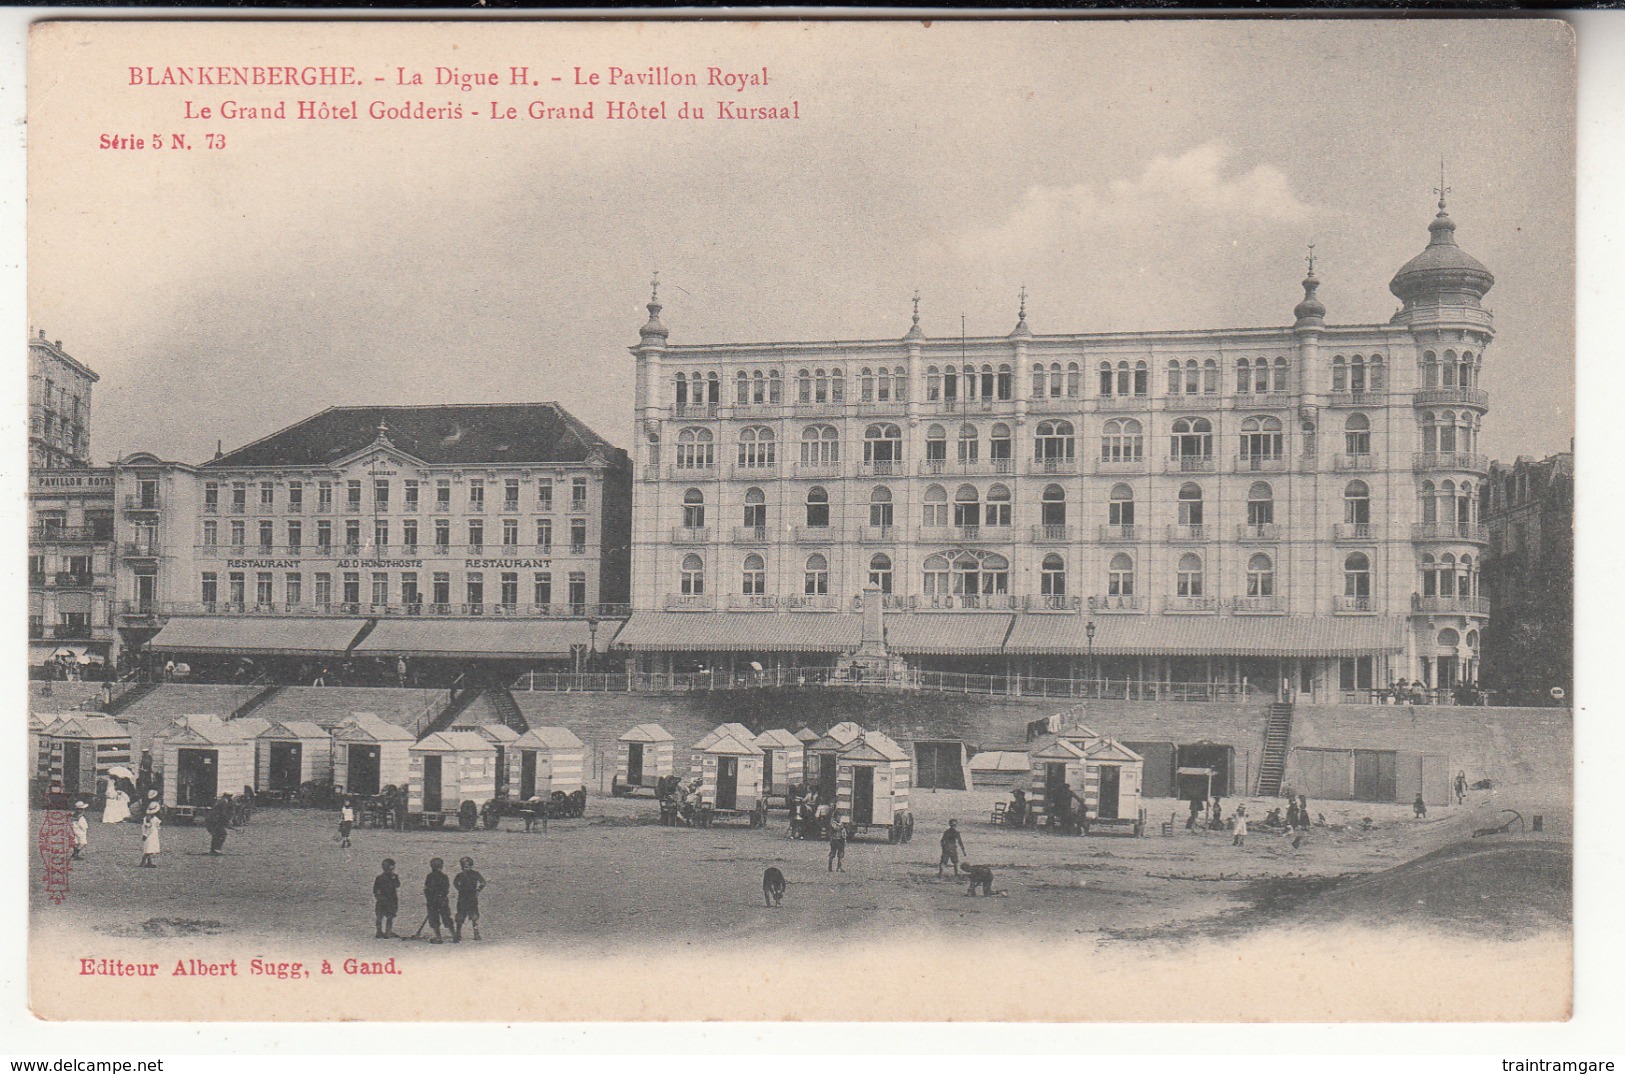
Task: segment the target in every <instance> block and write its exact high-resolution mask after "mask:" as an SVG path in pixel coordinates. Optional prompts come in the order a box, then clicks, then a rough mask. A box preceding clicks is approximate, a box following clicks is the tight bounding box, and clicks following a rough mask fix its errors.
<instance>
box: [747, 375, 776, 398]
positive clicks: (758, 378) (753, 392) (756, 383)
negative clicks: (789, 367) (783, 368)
mask: <svg viewBox="0 0 1625 1074" xmlns="http://www.w3.org/2000/svg"><path fill="white" fill-rule="evenodd" d="M776 375H777V374H775V376H776ZM766 384H767V381H766V380H764V379H763V377H762V371H761V370H760V369H758V370H756V371H755V372H754V373H752V374H751V377H750V401H751V404H752V405H754V406H761V405H762V404H763V403H765V402H767V388H766ZM774 402H778V400H777V399H775V400H774Z"/></svg>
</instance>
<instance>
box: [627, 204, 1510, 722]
mask: <svg viewBox="0 0 1625 1074" xmlns="http://www.w3.org/2000/svg"><path fill="white" fill-rule="evenodd" d="M1428 230H1429V241H1428V244H1427V246H1426V247H1425V248H1424V249H1423V250H1422V252H1420V253H1419V254H1417V255H1416V256H1415V257H1413V258H1412V259H1411V260H1410V261H1409V262H1407V263H1406V264H1405V265H1404V266H1403V267H1402V268H1400V270H1399V271H1398V272H1397V273H1396V274H1395V276H1394V277H1393V279H1392V281H1391V282H1390V284H1389V288H1390V291H1391V292H1392V293H1393V295H1394V296H1395V297H1396V298H1397V299H1398V300H1399V302H1400V306H1399V308H1398V309H1397V311H1396V312H1395V313H1394V315H1393V317H1392V318H1391V319H1390V320H1388V321H1387V322H1385V323H1380V324H1354V325H1339V324H1335V323H1328V318H1327V311H1326V309H1325V307H1324V305H1323V304H1322V302H1321V301H1320V299H1319V298H1318V297H1317V289H1318V287H1319V280H1318V279H1317V278H1316V277H1315V275H1314V266H1313V261H1312V260H1311V261H1310V268H1309V274H1308V277H1307V278H1306V279H1305V280H1304V281H1303V298H1302V300H1301V301H1300V302H1299V303H1298V304H1297V306H1296V307H1295V308H1294V309H1293V311H1292V312H1293V316H1292V320H1291V322H1290V323H1288V324H1286V325H1283V326H1269V327H1256V328H1239V329H1216V330H1211V331H1169V332H1135V333H1099V334H1057V335H1046V334H1039V333H1035V332H1034V331H1033V330H1032V328H1031V327H1030V326H1029V325H1028V323H1027V316H1026V308H1025V302H1024V301H1023V303H1022V308H1021V309H1020V311H1019V313H1018V316H1017V320H1016V324H1015V327H1014V329H1013V330H1012V331H1011V332H1010V333H1009V334H1008V335H1006V336H1002V337H977V338H969V339H966V338H961V337H958V336H950V337H943V336H930V335H928V334H927V333H926V331H925V330H924V328H923V327H922V324H921V319H920V314H919V303H918V300H917V299H916V302H915V310H914V321H913V325H912V327H910V328H909V329H908V331H907V332H906V333H905V334H904V335H903V336H902V337H901V338H895V339H870V340H849V341H841V342H798V341H783V342H769V343H723V344H707V343H673V342H672V341H671V339H670V334H669V331H668V329H667V327H666V325H665V324H664V323H663V322H662V321H661V317H660V315H661V313H662V306H661V304H660V302H659V300H658V291H657V292H656V295H655V296H654V297H653V298H652V299H651V301H650V303H649V306H648V311H649V319H648V322H647V323H646V324H644V326H643V328H642V330H641V332H640V340H639V343H638V344H637V345H636V346H635V347H633V348H631V352H632V355H633V357H634V359H635V360H636V363H637V379H636V407H637V411H636V422H635V426H634V430H633V432H634V449H633V466H634V481H633V519H634V532H633V540H632V576H633V585H634V588H633V593H632V603H633V608H634V611H633V616H632V618H631V620H630V621H629V622H628V624H627V626H626V628H625V629H624V630H623V631H622V633H621V634H620V637H619V639H618V642H617V645H618V647H620V648H621V649H623V650H624V651H626V652H627V653H629V654H630V655H631V656H632V657H633V658H634V659H635V660H636V662H637V665H638V666H639V667H640V668H641V669H643V670H649V671H657V672H661V671H695V670H701V669H710V670H712V671H713V672H717V673H722V674H746V673H749V672H750V671H752V670H754V669H755V668H762V669H768V668H774V669H778V668H797V667H803V668H805V667H818V666H829V665H832V664H835V663H837V662H838V661H840V660H841V659H842V658H843V655H844V654H851V653H852V652H853V651H854V650H856V649H857V647H858V646H859V644H860V640H861V632H862V627H861V625H860V624H861V621H862V616H860V615H859V614H857V611H858V608H859V606H860V605H861V603H862V601H863V599H864V598H863V593H864V591H865V590H868V591H870V592H873V593H875V594H876V599H879V600H881V601H882V602H883V603H884V607H885V615H884V617H883V622H884V628H883V632H884V643H885V646H886V648H887V649H888V650H889V652H890V653H891V654H893V655H894V656H899V657H901V658H903V659H904V660H906V661H907V662H908V663H909V664H911V665H913V666H916V667H921V668H926V669H937V670H956V671H972V672H988V673H996V674H1005V675H1022V676H1042V677H1070V678H1084V677H1088V678H1107V679H1115V680H1122V679H1129V680H1139V681H1143V682H1229V683H1241V682H1243V681H1245V682H1248V683H1251V684H1259V685H1261V686H1262V687H1263V688H1265V689H1267V690H1269V691H1271V692H1273V691H1275V690H1277V689H1282V688H1290V689H1291V690H1292V691H1294V692H1301V693H1302V694H1304V695H1310V696H1313V697H1317V698H1322V699H1335V698H1350V697H1358V696H1361V695H1362V694H1363V693H1364V692H1365V691H1369V690H1371V689H1373V688H1380V687H1382V686H1385V685H1386V684H1387V683H1389V682H1391V681H1393V680H1395V679H1399V678H1404V679H1408V680H1417V679H1419V680H1422V681H1423V682H1426V683H1428V684H1430V685H1438V686H1443V685H1448V684H1451V683H1454V682H1457V681H1460V680H1463V679H1465V678H1469V677H1471V676H1472V675H1473V674H1474V673H1475V672H1474V666H1475V664H1476V662H1477V660H1478V651H1479V647H1480V644H1481V638H1482V634H1483V630H1484V626H1485V622H1486V618H1487V614H1486V613H1487V605H1486V602H1485V601H1484V600H1483V598H1482V597H1480V595H1479V590H1478V565H1479V560H1480V558H1481V555H1482V552H1483V548H1484V545H1485V542H1486V535H1485V531H1484V528H1483V526H1482V524H1481V522H1480V519H1479V488H1480V486H1481V484H1482V482H1483V481H1484V478H1485V475H1486V473H1487V468H1486V461H1485V459H1484V457H1483V456H1482V455H1481V454H1479V452H1478V447H1477V444H1478V436H1479V430H1480V426H1481V422H1482V421H1483V418H1484V415H1485V412H1486V410H1487V406H1488V399H1487V396H1486V394H1485V392H1484V391H1483V390H1482V389H1481V388H1480V387H1479V375H1480V371H1481V369H1482V363H1483V359H1484V353H1485V350H1486V348H1487V347H1488V346H1489V344H1490V342H1491V340H1492V338H1493V336H1494V329H1493V326H1492V322H1491V316H1490V313H1489V311H1488V310H1486V309H1485V308H1484V306H1483V305H1482V299H1483V298H1484V296H1485V294H1486V293H1487V292H1488V291H1489V290H1490V288H1491V286H1492V285H1493V283H1494V277H1493V276H1492V275H1491V274H1490V272H1489V271H1488V270H1486V269H1485V268H1484V266H1483V265H1481V264H1480V263H1479V262H1478V261H1477V260H1475V259H1474V258H1473V257H1471V256H1469V255H1468V254H1467V253H1466V252H1465V251H1463V250H1462V249H1461V247H1460V246H1458V245H1457V243H1456V239H1455V230H1456V225H1455V223H1454V221H1453V220H1452V219H1451V218H1450V216H1449V214H1448V213H1447V212H1446V210H1445V206H1444V202H1443V201H1442V200H1441V201H1440V204H1439V210H1438V215H1437V216H1436V217H1435V218H1434V220H1433V221H1432V223H1431V225H1430V226H1429V229H1428Z"/></svg>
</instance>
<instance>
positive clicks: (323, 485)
mask: <svg viewBox="0 0 1625 1074" xmlns="http://www.w3.org/2000/svg"><path fill="white" fill-rule="evenodd" d="M316 510H317V511H318V512H320V513H322V514H327V513H329V512H331V511H332V510H333V482H331V481H319V482H317V484H316Z"/></svg>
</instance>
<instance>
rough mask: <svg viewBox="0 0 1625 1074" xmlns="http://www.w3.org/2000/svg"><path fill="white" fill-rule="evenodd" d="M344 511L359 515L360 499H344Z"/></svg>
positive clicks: (479, 507) (481, 509) (480, 508)
mask: <svg viewBox="0 0 1625 1074" xmlns="http://www.w3.org/2000/svg"><path fill="white" fill-rule="evenodd" d="M475 510H480V511H483V510H485V505H484V504H481V505H479V506H478V507H477V508H475ZM344 513H345V514H347V515H359V514H360V513H361V501H360V500H345V501H344Z"/></svg>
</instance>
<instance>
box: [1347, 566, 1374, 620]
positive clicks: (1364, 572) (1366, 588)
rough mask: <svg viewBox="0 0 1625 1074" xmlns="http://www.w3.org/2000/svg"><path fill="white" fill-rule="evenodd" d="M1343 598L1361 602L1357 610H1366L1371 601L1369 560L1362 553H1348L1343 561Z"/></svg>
mask: <svg viewBox="0 0 1625 1074" xmlns="http://www.w3.org/2000/svg"><path fill="white" fill-rule="evenodd" d="M1343 596H1345V597H1351V598H1354V599H1356V600H1358V601H1361V602H1363V604H1362V605H1357V606H1356V607H1357V610H1360V611H1365V610H1368V608H1369V605H1370V600H1371V560H1370V559H1368V558H1367V557H1366V554H1365V553H1364V552H1350V553H1349V555H1348V558H1347V559H1345V560H1343Z"/></svg>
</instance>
